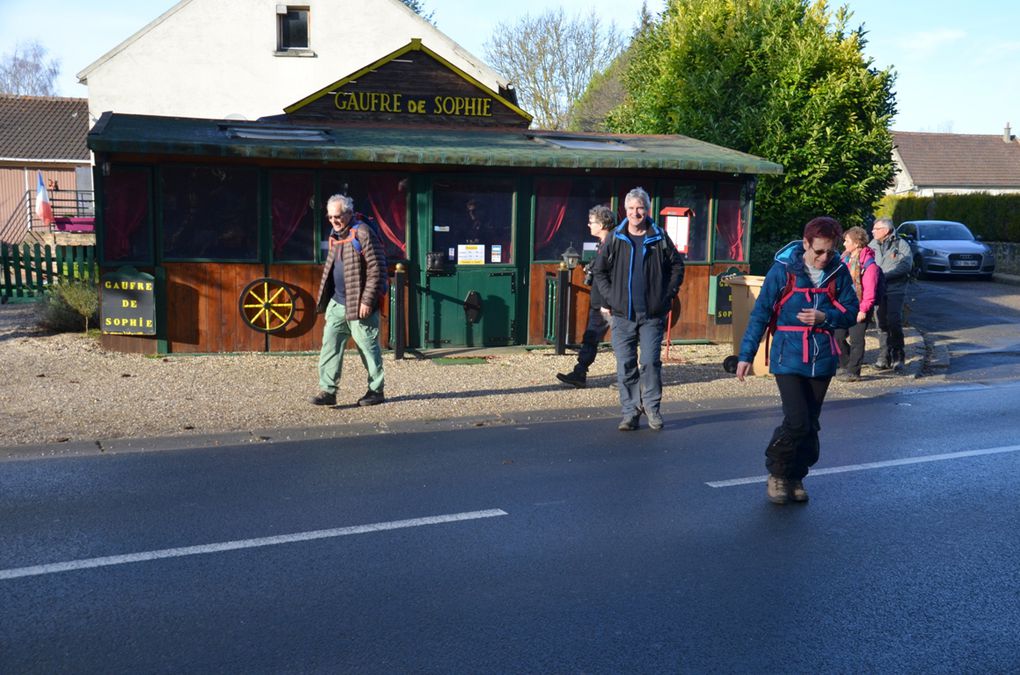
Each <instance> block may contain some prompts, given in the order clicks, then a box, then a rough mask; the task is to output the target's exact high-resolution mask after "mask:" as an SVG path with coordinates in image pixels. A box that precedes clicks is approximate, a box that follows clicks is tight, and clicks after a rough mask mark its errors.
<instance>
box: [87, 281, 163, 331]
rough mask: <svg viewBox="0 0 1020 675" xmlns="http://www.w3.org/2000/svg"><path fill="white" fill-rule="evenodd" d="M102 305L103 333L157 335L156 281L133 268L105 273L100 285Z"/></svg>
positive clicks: (101, 320) (101, 321) (101, 323)
mask: <svg viewBox="0 0 1020 675" xmlns="http://www.w3.org/2000/svg"><path fill="white" fill-rule="evenodd" d="M100 286H101V288H102V296H103V305H102V315H101V316H100V325H101V326H102V330H103V332H104V333H113V334H119V335H155V334H156V293H155V286H156V284H155V278H154V277H153V276H152V275H151V274H146V273H145V272H139V271H138V270H136V269H135V268H133V267H122V268H121V269H119V270H117V271H116V272H112V273H110V274H104V275H103V278H102V281H101V283H100Z"/></svg>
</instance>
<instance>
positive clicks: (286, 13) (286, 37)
mask: <svg viewBox="0 0 1020 675" xmlns="http://www.w3.org/2000/svg"><path fill="white" fill-rule="evenodd" d="M308 9H309V8H308V7H301V6H293V5H277V6H276V53H277V54H278V55H288V56H313V55H314V54H313V52H312V51H311V48H310V47H309V41H308V14H309V11H308Z"/></svg>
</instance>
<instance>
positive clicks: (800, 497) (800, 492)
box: [790, 480, 808, 504]
mask: <svg viewBox="0 0 1020 675" xmlns="http://www.w3.org/2000/svg"><path fill="white" fill-rule="evenodd" d="M790 499H792V500H793V501H795V502H800V503H802V504H803V503H804V502H806V501H807V500H808V493H807V490H805V489H804V482H803V481H799V480H791V481H790Z"/></svg>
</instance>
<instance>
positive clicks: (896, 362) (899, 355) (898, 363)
mask: <svg viewBox="0 0 1020 675" xmlns="http://www.w3.org/2000/svg"><path fill="white" fill-rule="evenodd" d="M906 365H907V364H906V358H905V357H904V354H903V352H895V353H894V354H893V361H892V369H893V370H895V371H896V372H897V373H899V372H901V371H902V370H903V369H904V368H905V367H906Z"/></svg>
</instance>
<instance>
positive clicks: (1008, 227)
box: [880, 192, 1020, 243]
mask: <svg viewBox="0 0 1020 675" xmlns="http://www.w3.org/2000/svg"><path fill="white" fill-rule="evenodd" d="M880 210H881V211H882V215H891V216H892V219H893V222H894V223H896V224H897V225H898V224H900V223H902V222H904V221H906V220H922V219H925V218H932V219H936V220H957V221H959V222H961V223H964V224H965V225H967V227H969V228H970V230H971V231H972V232H973V233H974V234H975V235H980V236H981V237H983V238H984V239H985V240H987V241H1000V242H1014V243H1016V242H1020V194H1003V195H992V194H988V193H986V192H974V193H969V194H959V195H937V196H935V197H915V196H909V195H906V196H902V197H895V198H894V200H893V201H892V203H891V208H890V204H888V203H887V202H885V201H884V200H883V204H882V207H881V209H880ZM886 211H889V213H886Z"/></svg>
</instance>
